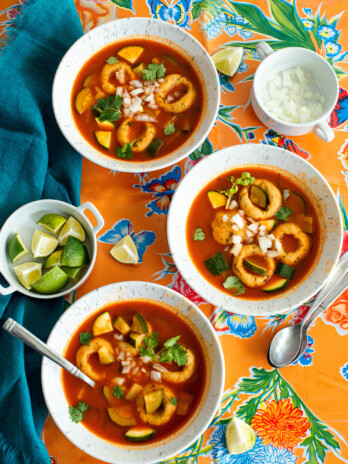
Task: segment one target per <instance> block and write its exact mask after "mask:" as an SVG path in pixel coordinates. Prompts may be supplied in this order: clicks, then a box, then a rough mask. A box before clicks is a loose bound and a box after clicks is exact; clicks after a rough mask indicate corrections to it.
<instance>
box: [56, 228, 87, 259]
mask: <svg viewBox="0 0 348 464" xmlns="http://www.w3.org/2000/svg"><path fill="white" fill-rule="evenodd" d="M87 262H88V252H87V249H86V247H85V246H84V245H83V243H82V242H81V240H79V239H78V238H76V237H73V236H71V235H70V236H69V237H68V239H67V241H66V244H65V247H64V250H63V255H62V266H67V267H80V266H83V265H84V264H87Z"/></svg>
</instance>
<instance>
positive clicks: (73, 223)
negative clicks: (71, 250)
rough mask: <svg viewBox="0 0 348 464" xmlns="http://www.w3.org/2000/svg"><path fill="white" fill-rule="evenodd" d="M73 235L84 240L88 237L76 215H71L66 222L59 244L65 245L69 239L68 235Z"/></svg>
mask: <svg viewBox="0 0 348 464" xmlns="http://www.w3.org/2000/svg"><path fill="white" fill-rule="evenodd" d="M70 235H72V236H73V237H76V238H78V239H79V240H81V242H83V241H84V240H85V238H86V234H85V231H84V230H83V227H82V226H81V224H80V223H79V221H77V220H76V219H75V218H74V217H72V216H71V217H70V218H69V219H68V220H67V221H66V223H65V224H64V227H63V229H62V230H61V231H60V234H59V237H58V240H59V245H61V246H62V245H65V244H66V241H67V240H68V237H69V236H70Z"/></svg>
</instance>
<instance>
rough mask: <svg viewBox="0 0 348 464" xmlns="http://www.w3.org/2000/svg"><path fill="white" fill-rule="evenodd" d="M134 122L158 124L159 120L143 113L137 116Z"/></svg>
mask: <svg viewBox="0 0 348 464" xmlns="http://www.w3.org/2000/svg"><path fill="white" fill-rule="evenodd" d="M134 121H145V122H156V121H157V119H156V118H154V117H152V116H150V115H149V114H147V113H142V114H137V115H136V116H135V117H134Z"/></svg>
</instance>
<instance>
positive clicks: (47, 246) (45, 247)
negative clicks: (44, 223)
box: [31, 229, 58, 258]
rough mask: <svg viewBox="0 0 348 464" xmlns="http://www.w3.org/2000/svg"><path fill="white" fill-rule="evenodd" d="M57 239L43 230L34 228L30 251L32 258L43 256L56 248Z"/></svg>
mask: <svg viewBox="0 0 348 464" xmlns="http://www.w3.org/2000/svg"><path fill="white" fill-rule="evenodd" d="M57 246H58V240H57V239H56V238H55V237H52V235H48V234H46V233H45V232H41V230H39V229H35V232H34V234H33V238H32V240H31V252H32V253H33V255H34V258H44V257H46V256H48V255H50V254H51V253H53V251H54V250H55V249H56V248H57Z"/></svg>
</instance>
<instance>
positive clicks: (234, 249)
mask: <svg viewBox="0 0 348 464" xmlns="http://www.w3.org/2000/svg"><path fill="white" fill-rule="evenodd" d="M242 248H243V244H242V243H237V244H236V245H234V246H233V247H232V248H231V251H230V253H232V254H233V255H235V256H238V255H239V253H240V252H241V251H242Z"/></svg>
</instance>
